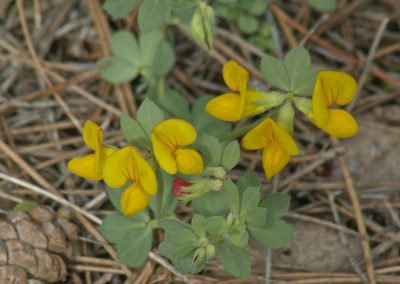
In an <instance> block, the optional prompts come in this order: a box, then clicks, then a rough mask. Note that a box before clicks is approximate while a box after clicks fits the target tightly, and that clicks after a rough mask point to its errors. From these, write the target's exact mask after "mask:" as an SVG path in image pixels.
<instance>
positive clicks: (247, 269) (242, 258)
mask: <svg viewBox="0 0 400 284" xmlns="http://www.w3.org/2000/svg"><path fill="white" fill-rule="evenodd" d="M217 256H218V259H219V261H220V262H221V264H222V266H223V267H224V268H225V269H226V270H227V271H229V273H231V274H232V275H234V276H235V277H245V276H249V275H250V274H251V261H250V255H249V253H248V252H247V250H246V249H245V248H240V247H236V246H233V245H231V244H229V243H224V244H222V245H220V246H218V247H217Z"/></svg>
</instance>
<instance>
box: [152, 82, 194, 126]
mask: <svg viewBox="0 0 400 284" xmlns="http://www.w3.org/2000/svg"><path fill="white" fill-rule="evenodd" d="M158 103H159V105H160V107H161V108H162V109H163V110H164V111H165V112H166V113H167V115H168V116H170V117H176V118H180V119H183V120H186V121H188V120H190V117H191V114H190V111H189V104H188V101H187V100H186V99H185V98H184V97H183V96H181V95H180V94H179V93H178V92H176V91H174V90H170V89H168V90H167V91H166V94H165V96H162V97H161V98H160V99H159V101H158Z"/></svg>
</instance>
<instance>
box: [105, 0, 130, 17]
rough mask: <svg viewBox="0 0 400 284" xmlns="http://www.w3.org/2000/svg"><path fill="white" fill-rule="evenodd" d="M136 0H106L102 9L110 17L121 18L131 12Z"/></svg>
mask: <svg viewBox="0 0 400 284" xmlns="http://www.w3.org/2000/svg"><path fill="white" fill-rule="evenodd" d="M136 2H137V0H106V1H105V2H104V4H103V9H104V10H106V11H107V13H109V14H110V15H111V16H114V17H117V18H123V17H125V16H127V15H129V13H130V12H131V11H132V10H133V7H134V6H135V5H136Z"/></svg>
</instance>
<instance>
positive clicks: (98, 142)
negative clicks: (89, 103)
mask: <svg viewBox="0 0 400 284" xmlns="http://www.w3.org/2000/svg"><path fill="white" fill-rule="evenodd" d="M83 140H84V141H85V144H86V145H87V146H88V147H89V148H90V149H92V150H94V151H98V150H100V148H103V130H102V129H101V128H100V127H99V126H98V125H97V124H96V123H94V122H93V121H91V120H87V121H86V122H85V125H84V126H83Z"/></svg>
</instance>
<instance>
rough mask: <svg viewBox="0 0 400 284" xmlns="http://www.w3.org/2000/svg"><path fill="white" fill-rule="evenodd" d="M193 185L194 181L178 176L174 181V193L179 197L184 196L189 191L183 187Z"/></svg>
mask: <svg viewBox="0 0 400 284" xmlns="http://www.w3.org/2000/svg"><path fill="white" fill-rule="evenodd" d="M191 185H192V183H190V182H187V181H186V180H184V179H182V178H179V177H177V178H175V179H174V180H173V181H172V194H173V195H175V196H176V197H178V198H179V197H182V196H183V195H185V194H187V192H184V191H182V189H184V188H186V187H189V186H191Z"/></svg>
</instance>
